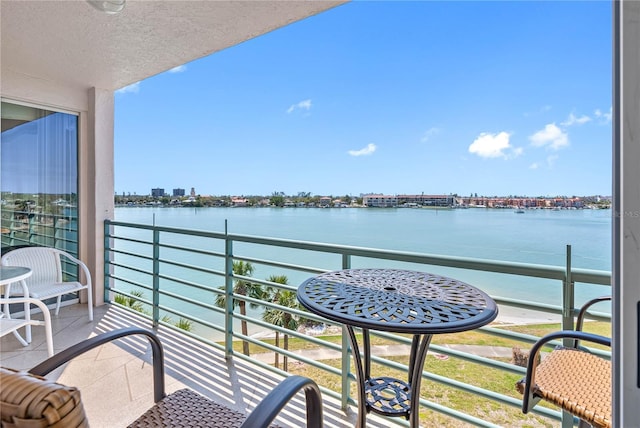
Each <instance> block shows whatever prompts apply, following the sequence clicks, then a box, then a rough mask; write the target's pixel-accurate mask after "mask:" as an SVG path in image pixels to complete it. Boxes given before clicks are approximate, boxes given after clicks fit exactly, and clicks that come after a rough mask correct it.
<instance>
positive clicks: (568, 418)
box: [562, 245, 575, 428]
mask: <svg viewBox="0 0 640 428" xmlns="http://www.w3.org/2000/svg"><path fill="white" fill-rule="evenodd" d="M574 300H575V296H574V283H573V278H572V277H571V245H567V255H566V272H565V275H564V283H563V284H562V329H563V330H573V328H574V321H573V318H574V306H575V301H574ZM563 342H564V343H563V345H564V346H572V342H573V340H571V339H563ZM571 427H573V415H572V414H571V413H569V412H566V411H563V412H562V428H571Z"/></svg>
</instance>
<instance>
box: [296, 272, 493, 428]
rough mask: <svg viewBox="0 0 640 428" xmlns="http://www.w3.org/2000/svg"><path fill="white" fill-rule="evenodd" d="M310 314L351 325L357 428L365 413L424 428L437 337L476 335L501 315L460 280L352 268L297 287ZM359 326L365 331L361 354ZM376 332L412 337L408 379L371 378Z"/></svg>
mask: <svg viewBox="0 0 640 428" xmlns="http://www.w3.org/2000/svg"><path fill="white" fill-rule="evenodd" d="M298 300H299V301H300V304H302V306H304V307H305V308H307V309H308V310H309V311H311V312H313V313H315V314H317V315H320V316H323V317H325V318H327V319H330V320H333V321H337V322H339V323H342V324H344V325H345V327H346V329H347V333H348V335H349V342H350V343H351V346H352V348H353V354H352V356H353V359H354V362H355V366H356V372H357V375H356V376H357V379H358V381H359V382H358V419H357V421H356V427H357V428H364V427H365V426H366V415H367V413H368V412H369V411H374V412H376V413H379V414H381V415H385V416H404V417H406V418H407V419H409V426H410V427H411V428H418V427H419V426H420V422H419V418H420V417H419V415H420V412H419V411H417V410H412V409H418V407H419V406H420V393H419V391H420V382H421V380H422V367H423V365H424V361H425V358H426V355H427V351H428V348H429V343H430V342H431V337H432V335H434V334H437V333H456V332H460V331H466V330H473V329H475V328H478V327H481V326H483V325H485V324H488V323H490V322H491V321H493V320H494V319H495V318H496V316H497V315H498V309H497V306H496V303H495V302H494V300H493V299H492V298H491V297H489V295H487V294H486V293H484V292H483V291H481V290H479V289H478V288H476V287H474V286H472V285H469V284H467V283H464V282H462V281H458V280H456V279H453V278H447V277H444V276H439V275H433V274H430V273H426V272H416V271H409V270H400V269H345V270H340V271H335V272H328V273H325V274H322V275H318V276H316V277H313V278H310V279H308V280H306V281H305V282H303V283H302V284H301V285H300V287H298ZM354 327H360V328H362V342H363V345H362V351H363V352H362V354H361V353H360V345H359V343H358V338H357V337H356V334H355V332H354ZM369 329H371V330H382V331H390V332H395V333H410V334H412V335H413V341H412V344H411V354H410V357H409V365H408V366H409V371H408V379H407V382H405V381H403V380H400V379H395V378H390V377H386V376H383V377H371V373H370V371H371V350H370V343H371V342H370V339H369Z"/></svg>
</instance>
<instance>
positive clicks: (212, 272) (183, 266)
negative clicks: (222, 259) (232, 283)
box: [158, 258, 224, 276]
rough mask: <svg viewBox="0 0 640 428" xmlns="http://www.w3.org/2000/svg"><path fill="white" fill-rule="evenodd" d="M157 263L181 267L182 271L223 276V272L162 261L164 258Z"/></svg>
mask: <svg viewBox="0 0 640 428" xmlns="http://www.w3.org/2000/svg"><path fill="white" fill-rule="evenodd" d="M158 262H160V263H165V264H167V265H170V266H177V267H181V268H184V269H189V270H193V271H196V272H203V273H210V274H215V275H222V276H224V272H223V271H220V270H213V269H209V268H204V267H198V266H195V265H191V264H188V263H182V262H176V261H173V260H169V259H164V258H159V259H158Z"/></svg>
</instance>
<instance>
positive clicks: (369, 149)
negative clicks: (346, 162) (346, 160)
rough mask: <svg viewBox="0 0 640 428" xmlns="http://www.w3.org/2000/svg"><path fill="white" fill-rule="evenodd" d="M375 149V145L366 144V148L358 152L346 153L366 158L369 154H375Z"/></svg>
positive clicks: (350, 151)
mask: <svg viewBox="0 0 640 428" xmlns="http://www.w3.org/2000/svg"><path fill="white" fill-rule="evenodd" d="M376 149H377V147H376V145H375V144H373V143H369V144H367V147H365V148H363V149H360V150H349V151H348V152H347V153H349V154H350V155H351V156H368V155H370V154H373V152H375V151H376Z"/></svg>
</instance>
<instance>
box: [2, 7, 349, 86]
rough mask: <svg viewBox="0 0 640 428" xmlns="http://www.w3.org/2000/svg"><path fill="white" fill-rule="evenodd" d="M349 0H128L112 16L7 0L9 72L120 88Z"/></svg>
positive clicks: (4, 19)
mask: <svg viewBox="0 0 640 428" xmlns="http://www.w3.org/2000/svg"><path fill="white" fill-rule="evenodd" d="M342 3H344V1H329V0H327V1H310V0H293V1H282V0H276V1H267V0H258V1H245V0H232V1H218V0H209V1H190V0H179V1H164V0H128V1H127V4H126V7H125V9H124V11H123V12H121V13H120V14H118V15H107V14H104V13H102V12H99V11H98V10H96V9H94V8H93V7H91V6H90V5H89V4H88V3H87V2H86V1H84V0H66V1H30V0H2V1H1V3H0V15H1V42H2V47H1V65H2V73H3V74H4V73H5V72H11V73H18V74H23V75H27V76H30V77H31V78H37V79H43V80H45V81H50V82H55V83H59V84H63V85H65V86H69V87H75V88H90V87H97V88H101V89H109V90H115V89H119V88H122V87H124V86H127V85H129V84H131V83H135V82H138V81H140V80H142V79H144V78H147V77H149V76H153V75H155V74H158V73H161V72H163V71H166V70H169V69H171V68H173V67H176V66H179V65H182V64H185V63H187V62H189V61H192V60H194V59H197V58H201V57H203V56H206V55H209V54H211V53H214V52H216V51H219V50H222V49H225V48H227V47H229V46H233V45H236V44H238V43H240V42H243V41H245V40H248V39H251V38H253V37H256V36H258V35H261V34H264V33H267V32H269V31H271V30H274V29H277V28H279V27H282V26H285V25H287V24H289V23H292V22H294V21H297V20H300V19H303V18H306V17H308V16H311V15H314V14H317V13H319V12H322V11H324V10H327V9H330V8H332V7H335V6H337V5H339V4H342ZM0 77H1V75H0Z"/></svg>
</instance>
